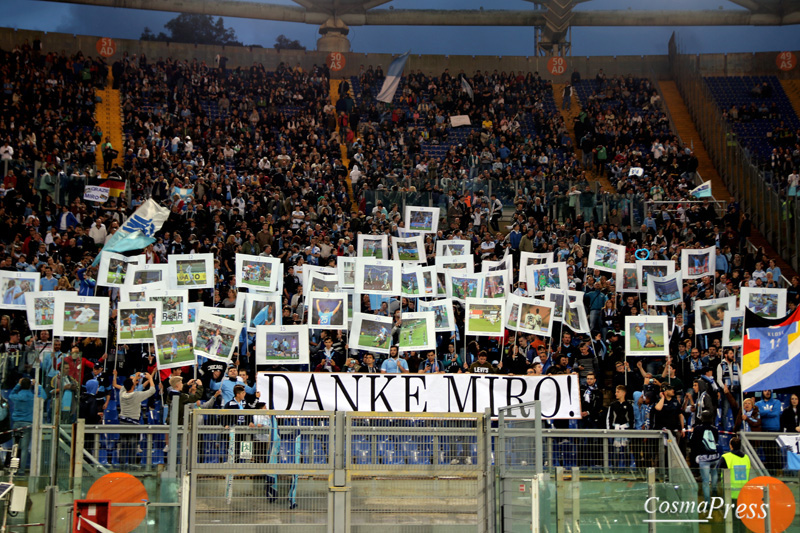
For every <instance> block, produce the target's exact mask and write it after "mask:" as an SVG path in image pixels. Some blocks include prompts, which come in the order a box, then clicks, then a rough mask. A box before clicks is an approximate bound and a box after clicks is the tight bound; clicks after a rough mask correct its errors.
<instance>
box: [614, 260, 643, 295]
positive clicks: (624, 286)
mask: <svg viewBox="0 0 800 533" xmlns="http://www.w3.org/2000/svg"><path fill="white" fill-rule="evenodd" d="M620 280H621V281H620ZM616 290H617V292H639V272H638V269H637V268H636V264H634V263H620V264H619V268H618V269H617V284H616Z"/></svg>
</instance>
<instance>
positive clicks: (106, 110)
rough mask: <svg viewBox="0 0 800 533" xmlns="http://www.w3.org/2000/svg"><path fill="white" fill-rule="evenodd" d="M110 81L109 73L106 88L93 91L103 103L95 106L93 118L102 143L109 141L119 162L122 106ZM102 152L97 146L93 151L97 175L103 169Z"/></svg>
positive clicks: (117, 92) (121, 153) (117, 93)
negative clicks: (115, 151)
mask: <svg viewBox="0 0 800 533" xmlns="http://www.w3.org/2000/svg"><path fill="white" fill-rule="evenodd" d="M111 81H112V78H111V74H110V73H109V78H108V83H107V84H106V87H105V88H104V89H102V90H97V91H95V92H96V94H97V96H99V97H100V98H102V100H103V101H102V102H100V103H99V104H97V105H95V111H94V118H95V121H97V124H98V125H99V126H100V129H102V130H103V140H102V142H103V143H105V142H106V138H108V139H110V140H111V146H113V147H114V149H115V150H118V151H119V153H120V155H119V157H118V158H117V162H119V160H120V158H121V157H122V156H123V155H124V151H123V144H122V138H123V137H122V106H121V104H120V97H119V89H112V86H113V85H112V83H111ZM102 152H103V151H102V150H101V149H100V147H99V146H98V147H97V150H96V151H95V157H96V161H97V171H98V174H99V173H100V171H101V170H102V169H103V154H102Z"/></svg>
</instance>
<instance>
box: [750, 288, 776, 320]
mask: <svg viewBox="0 0 800 533" xmlns="http://www.w3.org/2000/svg"><path fill="white" fill-rule="evenodd" d="M741 302H742V305H743V306H744V307H747V308H748V309H750V310H751V311H752V312H754V313H755V314H757V315H758V316H760V317H762V318H782V317H784V316H785V315H786V289H766V288H760V287H742V289H741Z"/></svg>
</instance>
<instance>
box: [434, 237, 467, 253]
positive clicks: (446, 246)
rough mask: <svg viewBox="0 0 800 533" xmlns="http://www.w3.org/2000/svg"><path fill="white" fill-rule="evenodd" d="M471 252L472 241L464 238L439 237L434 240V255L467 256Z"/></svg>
mask: <svg viewBox="0 0 800 533" xmlns="http://www.w3.org/2000/svg"><path fill="white" fill-rule="evenodd" d="M471 253H472V241H468V240H466V239H448V240H445V239H440V240H437V241H436V257H460V256H469V255H470V254H471Z"/></svg>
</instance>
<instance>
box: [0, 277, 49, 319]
mask: <svg viewBox="0 0 800 533" xmlns="http://www.w3.org/2000/svg"><path fill="white" fill-rule="evenodd" d="M40 278H41V274H39V273H38V272H10V271H6V270H0V294H2V295H3V307H4V308H5V309H18V310H21V311H25V310H26V309H27V306H26V305H25V295H26V294H28V293H30V292H38V291H39V280H40Z"/></svg>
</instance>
